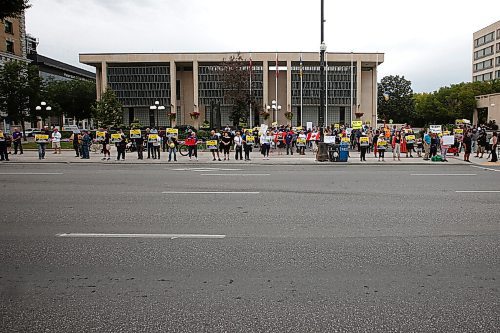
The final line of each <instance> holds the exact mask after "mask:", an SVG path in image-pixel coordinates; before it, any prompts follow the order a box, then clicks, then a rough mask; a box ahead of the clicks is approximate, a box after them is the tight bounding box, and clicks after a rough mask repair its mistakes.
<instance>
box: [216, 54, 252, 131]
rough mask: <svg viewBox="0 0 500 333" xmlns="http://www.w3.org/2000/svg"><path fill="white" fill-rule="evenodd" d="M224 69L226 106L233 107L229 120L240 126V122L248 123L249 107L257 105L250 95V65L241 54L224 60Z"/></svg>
mask: <svg viewBox="0 0 500 333" xmlns="http://www.w3.org/2000/svg"><path fill="white" fill-rule="evenodd" d="M221 67H222V89H223V92H224V104H227V105H231V107H232V110H231V114H230V115H229V119H230V120H231V121H232V122H233V126H235V127H236V126H238V125H239V123H240V121H247V119H248V116H249V110H248V109H249V107H248V106H249V105H250V103H252V105H255V102H254V98H253V96H252V95H251V94H250V89H249V86H250V75H251V73H250V65H249V62H248V61H247V60H244V59H243V58H242V57H241V55H240V54H238V55H237V56H236V57H234V56H231V58H229V60H224V61H223V62H222V64H221Z"/></svg>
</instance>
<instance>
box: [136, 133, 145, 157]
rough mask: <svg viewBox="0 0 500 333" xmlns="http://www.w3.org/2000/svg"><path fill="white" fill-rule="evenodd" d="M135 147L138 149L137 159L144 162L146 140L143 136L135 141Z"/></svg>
mask: <svg viewBox="0 0 500 333" xmlns="http://www.w3.org/2000/svg"><path fill="white" fill-rule="evenodd" d="M134 143H135V147H136V148H137V159H138V160H142V159H143V158H144V157H143V155H142V154H143V152H144V146H143V145H144V138H143V137H142V136H141V137H140V138H135V139H134Z"/></svg>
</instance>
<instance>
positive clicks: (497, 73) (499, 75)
mask: <svg viewBox="0 0 500 333" xmlns="http://www.w3.org/2000/svg"><path fill="white" fill-rule="evenodd" d="M495 77H496V78H497V79H500V71H497V72H496V75H495Z"/></svg>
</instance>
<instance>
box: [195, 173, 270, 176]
mask: <svg viewBox="0 0 500 333" xmlns="http://www.w3.org/2000/svg"><path fill="white" fill-rule="evenodd" d="M270 175H271V174H269V173H227V174H226V173H202V174H201V175H200V176H270Z"/></svg>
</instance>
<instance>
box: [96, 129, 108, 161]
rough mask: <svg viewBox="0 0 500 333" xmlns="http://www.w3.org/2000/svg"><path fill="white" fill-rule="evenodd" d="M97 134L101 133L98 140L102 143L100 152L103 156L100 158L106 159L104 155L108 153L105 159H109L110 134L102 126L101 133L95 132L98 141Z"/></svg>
mask: <svg viewBox="0 0 500 333" xmlns="http://www.w3.org/2000/svg"><path fill="white" fill-rule="evenodd" d="M98 134H101V139H100V141H101V143H102V152H103V154H104V157H103V158H102V160H103V161H104V160H106V155H108V157H107V160H108V161H109V160H110V159H111V152H110V149H111V147H110V144H109V143H110V141H109V140H110V138H111V134H109V133H108V131H107V129H106V128H104V129H103V131H102V132H101V133H99V132H97V134H96V137H97V139H98V141H99V136H98Z"/></svg>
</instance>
